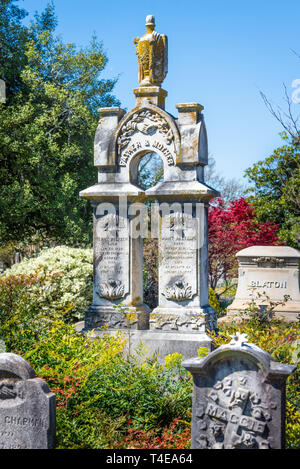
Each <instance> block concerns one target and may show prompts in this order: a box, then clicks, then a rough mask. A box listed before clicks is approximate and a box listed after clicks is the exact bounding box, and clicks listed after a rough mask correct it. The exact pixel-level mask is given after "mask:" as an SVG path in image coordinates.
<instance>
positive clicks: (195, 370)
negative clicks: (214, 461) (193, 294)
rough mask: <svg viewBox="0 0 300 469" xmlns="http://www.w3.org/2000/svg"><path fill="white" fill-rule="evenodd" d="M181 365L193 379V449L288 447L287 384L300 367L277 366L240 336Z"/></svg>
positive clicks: (281, 364)
mask: <svg viewBox="0 0 300 469" xmlns="http://www.w3.org/2000/svg"><path fill="white" fill-rule="evenodd" d="M182 365H183V366H184V367H185V368H186V369H187V370H189V371H190V372H191V373H192V375H193V379H194V393H193V410H192V436H191V447H192V448H193V449H283V448H284V446H285V384H286V379H287V378H288V376H289V375H290V374H291V373H293V371H294V370H295V369H296V366H293V365H286V364H283V363H278V362H276V361H275V360H274V359H273V358H272V356H271V355H269V354H268V353H267V352H265V351H263V350H261V349H260V348H259V347H257V346H256V345H254V344H250V343H247V338H246V334H239V333H237V335H236V336H232V341H231V342H230V343H229V344H228V345H222V346H221V347H218V348H217V349H216V350H214V351H213V352H211V353H210V354H209V355H208V356H207V357H205V358H199V357H197V358H192V359H188V360H185V361H184V362H183V363H182Z"/></svg>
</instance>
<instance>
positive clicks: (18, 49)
mask: <svg viewBox="0 0 300 469" xmlns="http://www.w3.org/2000/svg"><path fill="white" fill-rule="evenodd" d="M14 3H15V1H14V0H1V1H0V78H1V79H2V80H4V81H5V83H6V89H7V97H8V100H10V99H11V98H12V96H13V95H14V93H15V92H16V91H17V90H18V89H20V87H21V77H20V75H21V71H22V68H23V67H24V66H25V64H26V56H25V43H26V41H27V39H28V30H27V28H25V27H24V26H23V25H22V20H23V19H24V18H25V16H26V15H27V13H26V11H25V10H23V9H21V8H19V7H18V6H17V5H15V4H14Z"/></svg>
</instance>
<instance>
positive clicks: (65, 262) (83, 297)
mask: <svg viewBox="0 0 300 469" xmlns="http://www.w3.org/2000/svg"><path fill="white" fill-rule="evenodd" d="M18 274H26V275H29V274H36V276H37V277H40V278H41V279H42V278H45V280H44V281H43V282H41V283H36V284H33V285H32V286H30V292H29V294H30V296H31V297H32V299H33V300H34V302H35V303H37V304H38V306H39V307H40V308H41V312H45V313H47V312H50V311H57V310H68V311H69V314H71V316H72V317H74V318H75V319H77V320H80V319H82V318H83V315H84V311H85V310H86V309H87V308H88V306H89V305H90V304H91V303H92V288H93V251H92V249H82V248H70V247H67V246H57V247H54V248H47V249H43V250H42V251H41V252H40V254H39V255H37V256H36V257H33V258H30V259H25V260H23V261H22V262H20V263H19V264H15V265H13V266H12V267H11V268H10V269H7V270H6V271H5V272H4V273H3V274H2V275H1V277H3V276H9V275H18Z"/></svg>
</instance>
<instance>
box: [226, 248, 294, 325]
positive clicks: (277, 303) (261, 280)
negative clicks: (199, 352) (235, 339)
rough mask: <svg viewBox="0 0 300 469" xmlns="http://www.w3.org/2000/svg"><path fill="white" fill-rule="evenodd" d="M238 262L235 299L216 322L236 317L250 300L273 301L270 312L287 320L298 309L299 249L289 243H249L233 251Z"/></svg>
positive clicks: (265, 302)
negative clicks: (281, 244) (257, 244)
mask: <svg viewBox="0 0 300 469" xmlns="http://www.w3.org/2000/svg"><path fill="white" fill-rule="evenodd" d="M236 257H237V259H238V263H239V271H238V272H239V276H238V287H237V291H236V295H235V299H234V301H233V303H232V304H231V305H229V307H228V308H227V311H228V314H227V316H224V317H223V318H221V319H220V322H227V321H231V320H232V319H233V318H234V319H235V320H236V319H239V317H240V316H241V315H243V312H244V311H245V310H246V309H247V308H249V304H250V303H252V302H253V303H254V304H256V305H259V306H260V305H265V306H268V305H270V304H271V302H272V303H273V304H274V308H273V314H274V315H275V316H276V317H278V318H281V319H283V320H285V321H287V322H289V321H296V320H297V316H298V314H299V313H300V289H299V259H300V252H299V251H298V250H297V249H294V248H291V247H289V246H250V247H248V248H246V249H242V250H241V251H239V252H238V253H237V254H236Z"/></svg>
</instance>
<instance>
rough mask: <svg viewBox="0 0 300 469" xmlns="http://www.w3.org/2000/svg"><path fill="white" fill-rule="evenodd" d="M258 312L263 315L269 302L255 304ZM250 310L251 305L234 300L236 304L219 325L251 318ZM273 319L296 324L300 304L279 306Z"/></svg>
mask: <svg viewBox="0 0 300 469" xmlns="http://www.w3.org/2000/svg"><path fill="white" fill-rule="evenodd" d="M255 303H256V306H257V308H259V309H258V311H261V312H262V313H263V312H264V310H265V309H266V308H267V307H268V306H269V304H268V302H264V301H262V300H260V301H257V302H255ZM247 308H249V303H245V302H244V301H242V300H234V302H233V303H232V304H231V305H230V306H229V307H228V308H227V315H226V316H223V317H221V318H219V319H218V324H222V323H230V322H232V321H235V322H239V321H242V320H243V319H247V318H249V315H248V314H247V313H246V312H245V310H246V309H247ZM272 317H273V318H276V319H282V320H283V321H285V322H295V321H297V320H298V317H300V302H299V301H287V302H286V303H285V304H284V305H278V306H276V307H275V308H274V310H273V311H272Z"/></svg>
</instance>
